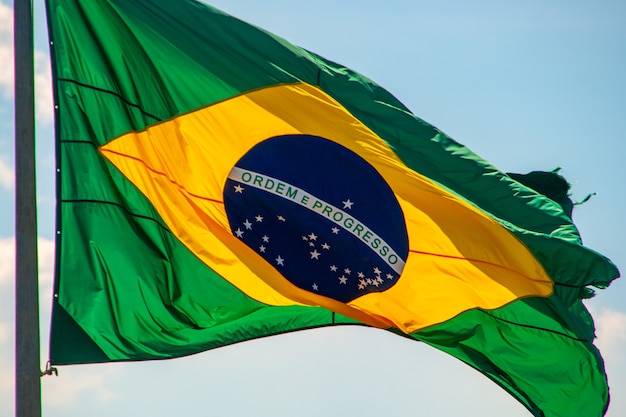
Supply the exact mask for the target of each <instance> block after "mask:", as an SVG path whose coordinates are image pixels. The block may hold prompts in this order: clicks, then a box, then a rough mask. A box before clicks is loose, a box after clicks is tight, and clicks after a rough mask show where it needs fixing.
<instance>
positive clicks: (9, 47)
mask: <svg viewBox="0 0 626 417" xmlns="http://www.w3.org/2000/svg"><path fill="white" fill-rule="evenodd" d="M0 62H2V63H3V64H2V65H0V92H1V93H2V95H3V96H5V97H6V98H9V97H12V96H13V65H12V63H13V9H11V8H10V7H9V6H7V5H6V4H4V3H0ZM7 63H11V65H7Z"/></svg>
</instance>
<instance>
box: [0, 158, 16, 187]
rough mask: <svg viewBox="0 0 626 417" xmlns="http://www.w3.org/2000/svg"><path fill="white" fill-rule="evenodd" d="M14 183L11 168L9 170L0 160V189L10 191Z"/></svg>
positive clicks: (7, 165)
mask: <svg viewBox="0 0 626 417" xmlns="http://www.w3.org/2000/svg"><path fill="white" fill-rule="evenodd" d="M14 183H15V175H14V173H13V168H11V167H10V166H9V164H7V163H6V162H5V161H4V159H2V158H0V187H2V188H6V189H8V190H12V189H13V184H14Z"/></svg>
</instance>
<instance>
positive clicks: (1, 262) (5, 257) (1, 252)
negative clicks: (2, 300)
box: [0, 237, 15, 287]
mask: <svg viewBox="0 0 626 417" xmlns="http://www.w3.org/2000/svg"><path fill="white" fill-rule="evenodd" d="M14 271H15V238H13V237H8V238H0V287H2V286H4V285H6V284H9V283H12V282H13V276H14V275H15V272H14Z"/></svg>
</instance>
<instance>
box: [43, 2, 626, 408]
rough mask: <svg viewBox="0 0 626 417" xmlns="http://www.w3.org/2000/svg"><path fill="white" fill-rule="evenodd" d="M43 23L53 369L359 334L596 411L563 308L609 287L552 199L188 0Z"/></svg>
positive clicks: (323, 66)
mask: <svg viewBox="0 0 626 417" xmlns="http://www.w3.org/2000/svg"><path fill="white" fill-rule="evenodd" d="M47 6H48V21H49V28H50V37H51V44H52V46H51V48H52V58H53V74H54V86H55V102H56V105H57V115H56V116H57V117H56V119H57V157H58V168H59V169H58V172H59V173H58V193H59V196H58V203H59V204H58V207H59V209H58V230H59V233H58V241H57V273H56V280H55V298H54V307H53V323H52V334H51V341H50V344H51V358H50V359H51V362H52V363H53V364H56V365H63V364H73V363H90V362H107V361H124V360H145V359H163V358H173V357H177V356H183V355H189V354H193V353H197V352H201V351H204V350H208V349H211V348H215V347H219V346H224V345H228V344H232V343H237V342H241V341H245V340H249V339H253V338H258V337H264V336H269V335H274V334H280V333H285V332H290V331H295V330H303V329H310V328H315V327H319V326H329V325H341V324H365V325H369V326H375V327H379V328H382V329H387V330H390V331H393V332H397V333H398V334H400V335H404V336H406V337H410V338H413V339H416V340H420V341H423V342H426V343H428V344H430V345H432V346H434V347H436V348H438V349H441V350H443V351H445V352H448V353H450V354H451V355H453V356H455V357H457V358H459V359H461V360H462V361H464V362H466V363H467V364H469V365H470V366H473V367H474V368H476V369H477V370H479V371H480V372H482V373H483V374H485V375H486V376H487V377H489V378H491V379H492V380H493V381H494V382H496V383H497V384H499V385H501V386H502V387H503V388H504V389H506V390H507V391H509V392H510V393H511V394H512V395H514V396H515V397H516V398H517V399H518V400H519V401H521V402H522V403H523V404H524V405H525V406H526V407H527V408H528V409H529V410H530V411H531V412H532V413H534V414H535V415H537V416H540V415H546V416H556V415H602V413H603V411H604V409H605V408H606V406H607V404H608V387H607V384H606V377H605V374H604V369H603V363H602V358H601V357H600V355H599V353H598V351H597V350H596V348H595V347H594V346H593V343H592V341H593V337H594V329H593V322H592V320H591V317H590V316H589V314H588V313H587V310H586V309H585V308H584V306H583V305H582V302H581V299H582V298H583V296H585V295H586V294H587V293H588V291H589V290H587V289H586V287H587V286H590V285H591V286H595V287H600V288H602V287H605V286H607V285H609V283H610V282H611V281H612V280H613V279H614V278H616V277H617V276H618V272H617V269H616V268H615V267H614V266H613V265H612V264H611V262H610V261H609V260H607V259H606V258H604V257H602V256H601V255H599V254H597V253H595V252H593V251H591V250H589V249H587V248H585V247H583V246H582V245H581V241H580V237H579V235H578V232H577V230H576V228H575V226H574V225H573V224H572V222H571V219H570V218H569V216H568V213H566V212H564V211H563V208H562V207H561V206H560V205H559V204H557V203H556V202H555V201H553V200H551V199H549V198H547V197H545V196H543V195H541V194H540V193H538V192H537V191H534V190H533V189H531V188H529V187H527V186H525V185H523V184H522V183H521V182H518V181H515V180H513V179H512V178H511V177H509V176H507V175H506V174H503V173H501V172H499V171H498V170H497V169H495V168H493V167H492V166H491V165H490V164H488V163H487V162H485V161H484V160H482V159H480V158H479V157H477V156H476V155H474V154H473V153H472V152H471V151H469V150H468V149H467V148H465V147H463V146H462V145H460V144H458V143H457V142H455V141H453V140H452V139H450V138H449V137H447V136H446V135H445V134H444V133H442V132H441V131H439V130H438V129H436V128H435V127H433V126H431V125H429V124H427V123H426V122H424V121H422V120H420V119H419V118H417V117H416V116H414V115H413V114H411V112H410V111H409V110H408V109H406V108H405V107H404V106H403V105H402V104H401V103H399V102H398V101H397V100H396V99H395V98H394V97H393V96H392V95H390V94H389V93H388V92H387V91H385V90H384V89H382V88H381V87H379V86H378V85H376V84H375V83H374V82H372V81H370V80H368V79H367V78H365V77H363V76H361V75H359V74H357V73H355V72H353V71H351V70H349V69H346V68H345V67H342V66H341V65H338V64H336V63H333V62H330V61H328V60H325V59H324V58H322V57H320V56H318V55H316V54H314V53H311V52H308V51H306V50H303V49H301V48H298V47H296V46H293V45H291V44H289V43H288V42H286V41H284V40H282V39H280V38H278V37H276V36H274V35H272V34H270V33H267V32H265V31H263V30H261V29H259V28H256V27H254V26H251V25H248V24H246V23H244V22H242V21H239V20H237V19H235V18H233V17H231V16H228V15H226V14H224V13H222V12H220V11H218V10H215V9H212V8H211V7H209V6H206V5H203V4H200V3H196V2H193V1H174V0H138V1H132V2H128V1H122V0H107V1H104V0H99V1H96V0H91V1H89V0H85V1H76V0H48V1H47ZM572 399H574V400H572Z"/></svg>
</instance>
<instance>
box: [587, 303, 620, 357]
mask: <svg viewBox="0 0 626 417" xmlns="http://www.w3.org/2000/svg"><path fill="white" fill-rule="evenodd" d="M594 316H595V323H596V333H597V336H598V339H597V340H596V346H597V347H598V349H600V351H601V352H602V356H603V357H604V359H605V360H607V361H608V360H610V361H618V360H624V352H625V351H626V314H624V313H622V312H620V311H616V310H609V309H605V310H602V311H600V313H599V314H596V315H594Z"/></svg>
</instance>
